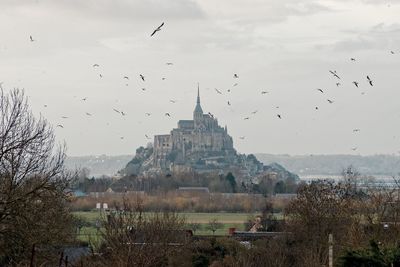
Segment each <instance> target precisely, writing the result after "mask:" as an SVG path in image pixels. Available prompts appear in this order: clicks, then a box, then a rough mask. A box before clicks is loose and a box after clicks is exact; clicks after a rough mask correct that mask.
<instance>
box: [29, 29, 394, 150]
mask: <svg viewBox="0 0 400 267" xmlns="http://www.w3.org/2000/svg"><path fill="white" fill-rule="evenodd" d="M163 27H164V22H163V23H161V24H160V25H159V26H158V27H156V28H155V29H154V30H153V31H152V32H151V34H150V37H153V36H154V35H155V34H156V33H158V32H160V31H161V30H162V28H163ZM29 40H30V41H31V42H35V41H36V39H34V38H33V37H32V35H30V36H29ZM390 54H392V55H394V54H395V52H394V51H390ZM350 61H351V62H356V61H357V60H356V58H354V57H351V58H350ZM165 64H166V65H167V66H172V65H173V63H172V62H166V63H165ZM92 67H93V68H94V69H99V68H100V65H99V64H98V63H95V64H93V65H92ZM329 73H330V74H331V75H332V77H333V78H334V79H335V80H336V81H335V85H336V87H340V86H342V78H341V75H339V73H338V72H337V71H336V70H329ZM99 77H100V78H103V75H102V73H99ZM365 77H366V80H365V81H366V82H367V83H368V84H369V86H371V87H373V86H374V84H375V83H374V81H373V80H372V78H371V76H370V75H366V76H365ZM122 79H123V80H125V81H127V82H128V81H129V80H130V78H129V76H126V75H125V76H123V77H122ZM138 79H140V80H141V81H142V82H146V77H145V76H144V75H143V74H139V75H138ZM165 79H166V78H165V77H163V78H162V80H165ZM233 79H234V80H235V81H238V80H239V74H237V73H234V74H233ZM351 83H352V84H353V85H354V86H355V87H356V88H359V87H360V82H359V81H356V80H354V81H352V82H351ZM238 84H239V83H238V82H235V83H234V84H233V87H236V86H237V85H238ZM126 85H128V84H127V83H126ZM141 90H142V91H146V88H145V87H142V88H141ZM214 90H215V92H216V94H219V95H222V94H223V92H222V90H220V89H218V88H214ZM316 90H317V91H318V92H320V93H321V94H325V90H324V89H322V88H316ZM227 92H228V93H229V92H231V89H227ZM268 93H269V92H268V91H265V90H262V91H261V92H260V94H261V95H266V94H268ZM364 93H365V92H361V94H364ZM87 99H88V98H87V97H84V98H82V99H81V100H82V101H86V100H87ZM326 101H327V102H328V103H329V104H334V103H335V101H334V100H333V99H330V98H327V99H326ZM169 102H170V103H172V104H174V103H176V102H177V101H176V100H174V99H170V100H169ZM227 105H228V106H232V102H231V101H230V100H228V101H227ZM44 107H47V105H44ZM275 108H276V109H279V106H276V107H275ZM319 109H320V108H319V107H318V106H315V110H319ZM112 110H113V111H114V112H115V113H117V114H119V115H121V116H127V114H126V112H124V111H122V110H119V109H117V108H112ZM257 112H258V110H254V111H253V112H251V116H252V115H255V114H256V113H257ZM86 115H87V116H92V114H91V113H89V112H86ZM145 115H146V116H151V115H152V114H151V113H149V112H146V113H145ZM209 115H210V116H212V117H213V114H211V113H209ZM164 116H165V117H171V113H169V112H165V113H164ZM251 116H246V117H244V118H243V120H250V118H251ZM276 117H277V118H278V119H279V120H281V119H283V118H284V117H283V115H282V114H280V113H277V114H276ZM61 118H62V119H68V117H67V116H62V117H61ZM56 127H59V128H64V125H63V124H61V123H60V124H57V126H56ZM353 132H354V133H357V132H360V129H358V128H357V129H353ZM145 138H146V139H148V140H150V139H151V137H150V136H149V135H148V134H145ZM120 139H124V137H123V136H121V137H120ZM239 139H241V140H244V139H245V136H240V137H239ZM357 149H358V147H352V148H351V150H353V151H356V150H357Z"/></svg>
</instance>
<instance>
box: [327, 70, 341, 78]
mask: <svg viewBox="0 0 400 267" xmlns="http://www.w3.org/2000/svg"><path fill="white" fill-rule="evenodd" d="M329 72H330V73H331V74H332V75H333V76H334V77H336V78H338V79H339V80H340V77H339V75H337V73H336V70H335V71H332V70H330V71H329Z"/></svg>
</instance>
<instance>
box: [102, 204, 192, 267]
mask: <svg viewBox="0 0 400 267" xmlns="http://www.w3.org/2000/svg"><path fill="white" fill-rule="evenodd" d="M184 226H185V220H184V218H182V217H180V216H178V215H177V214H175V213H168V212H166V213H158V212H155V213H144V212H143V211H142V207H141V205H140V204H139V205H138V204H137V203H135V204H131V203H127V202H125V203H124V205H123V209H120V211H119V212H114V213H111V214H108V215H107V218H106V219H105V220H104V224H103V228H102V230H101V234H102V237H103V240H104V244H103V248H104V250H103V253H104V254H103V255H104V257H103V258H102V259H101V261H100V263H99V265H100V264H101V265H104V266H141V267H142V266H143V267H145V266H167V265H168V262H169V261H170V260H171V259H172V258H173V257H174V256H175V257H179V256H178V253H180V252H181V251H182V250H184V249H186V246H185V245H186V244H187V242H188V241H189V239H190V236H189V235H188V233H187V232H186V231H185V229H184Z"/></svg>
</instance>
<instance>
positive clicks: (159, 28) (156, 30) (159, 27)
mask: <svg viewBox="0 0 400 267" xmlns="http://www.w3.org/2000/svg"><path fill="white" fill-rule="evenodd" d="M162 26H164V22H163V23H161V25H160V26H158V27H157V28H156V29H155V30H154V31H153V33H152V34H151V35H150V37H151V36H153V35H154V34H156V32H158V31H161V27H162Z"/></svg>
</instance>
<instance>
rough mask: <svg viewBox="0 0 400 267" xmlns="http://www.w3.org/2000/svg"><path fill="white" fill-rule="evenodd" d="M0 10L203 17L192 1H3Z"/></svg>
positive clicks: (108, 15) (135, 16) (115, 17)
mask: <svg viewBox="0 0 400 267" xmlns="http://www.w3.org/2000/svg"><path fill="white" fill-rule="evenodd" d="M0 7H2V8H53V9H57V10H60V9H63V10H66V11H72V12H78V13H82V14H84V15H85V16H88V15H91V16H98V17H99V18H102V19H104V18H112V19H118V18H120V19H154V18H157V19H162V18H165V19H187V18H202V17H203V16H204V13H203V11H202V10H201V8H200V7H199V5H198V4H197V3H196V2H194V1H192V0H170V1H165V0H146V1H141V0H59V1H53V0H40V1H32V0H21V1H12V0H4V1H2V2H1V3H0Z"/></svg>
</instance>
